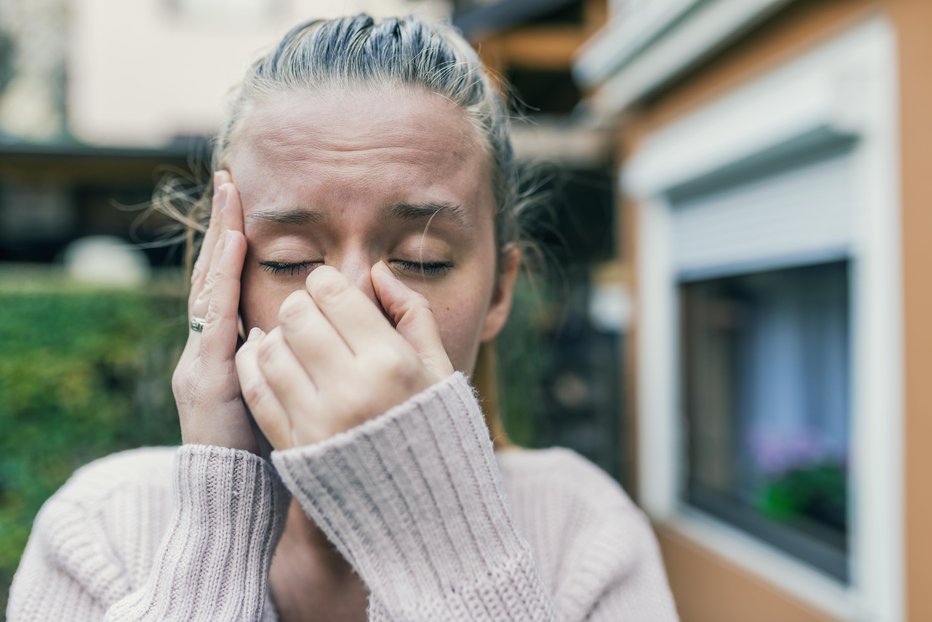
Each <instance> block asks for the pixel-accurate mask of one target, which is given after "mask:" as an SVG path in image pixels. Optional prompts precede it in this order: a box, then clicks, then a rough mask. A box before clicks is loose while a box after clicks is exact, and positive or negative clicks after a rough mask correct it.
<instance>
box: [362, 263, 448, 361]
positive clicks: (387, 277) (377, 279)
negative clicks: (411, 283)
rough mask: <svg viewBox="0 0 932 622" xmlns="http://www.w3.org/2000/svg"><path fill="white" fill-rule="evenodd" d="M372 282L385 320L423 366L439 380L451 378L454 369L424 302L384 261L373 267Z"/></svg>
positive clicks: (422, 297) (425, 301) (434, 321)
mask: <svg viewBox="0 0 932 622" xmlns="http://www.w3.org/2000/svg"><path fill="white" fill-rule="evenodd" d="M371 278H372V286H373V288H374V289H375V295H376V297H377V298H378V299H379V304H381V305H382V309H383V310H384V311H385V314H386V315H387V316H388V319H389V320H390V321H391V322H392V324H394V325H395V330H397V331H398V333H399V334H400V335H401V336H402V337H403V338H404V340H405V341H407V342H408V343H409V344H410V345H411V347H413V348H414V351H415V352H417V354H418V356H419V357H420V358H421V361H422V362H423V363H424V366H425V367H427V369H428V370H430V371H431V372H432V373H434V374H435V375H437V377H438V379H442V378H446V377H447V376H449V375H450V374H452V373H453V365H452V364H451V363H450V357H449V356H448V355H447V351H446V350H444V348H443V342H442V341H441V339H440V327H438V326H437V320H436V318H434V314H433V312H432V311H431V310H430V303H428V302H427V299H426V298H424V296H422V295H421V294H419V293H417V292H415V291H414V290H412V289H411V288H410V287H408V286H407V285H405V284H404V283H402V282H401V281H400V280H398V278H397V277H396V276H395V275H394V273H393V272H392V271H391V270H390V269H389V267H388V266H386V265H385V262H383V261H380V262H378V263H377V264H375V265H374V266H372V270H371Z"/></svg>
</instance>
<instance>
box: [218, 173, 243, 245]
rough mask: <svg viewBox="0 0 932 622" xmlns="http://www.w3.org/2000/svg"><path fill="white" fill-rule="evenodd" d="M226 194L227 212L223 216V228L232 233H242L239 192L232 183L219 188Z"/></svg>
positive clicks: (241, 208) (241, 209) (241, 205)
mask: <svg viewBox="0 0 932 622" xmlns="http://www.w3.org/2000/svg"><path fill="white" fill-rule="evenodd" d="M220 189H221V190H223V191H224V192H225V193H226V197H227V211H226V213H225V214H224V219H223V226H224V227H226V228H227V229H232V230H233V231H239V232H240V233H242V232H243V204H242V202H241V200H240V196H239V190H237V188H236V185H235V184H234V183H232V182H227V183H225V184H223V185H222V186H221V187H220Z"/></svg>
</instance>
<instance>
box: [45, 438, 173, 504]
mask: <svg viewBox="0 0 932 622" xmlns="http://www.w3.org/2000/svg"><path fill="white" fill-rule="evenodd" d="M177 450H178V448H177V447H141V448H138V449H130V450H127V451H120V452H117V453H114V454H110V455H108V456H104V457H103V458H98V459H97V460H94V461H93V462H90V463H88V464H86V465H84V466H82V467H80V468H79V469H77V470H76V471H75V472H74V474H73V475H72V476H71V477H70V478H69V479H68V481H67V482H65V484H64V485H63V486H62V487H61V489H59V491H58V492H57V493H55V496H54V497H52V498H53V499H56V500H59V501H68V502H72V503H79V504H81V505H88V504H91V506H93V504H94V503H95V502H100V501H102V500H105V499H107V498H108V497H110V496H112V495H113V494H117V493H119V492H120V491H127V490H137V489H140V488H146V489H151V488H162V487H169V486H170V485H171V471H172V466H173V463H174V457H175V453H176V452H177Z"/></svg>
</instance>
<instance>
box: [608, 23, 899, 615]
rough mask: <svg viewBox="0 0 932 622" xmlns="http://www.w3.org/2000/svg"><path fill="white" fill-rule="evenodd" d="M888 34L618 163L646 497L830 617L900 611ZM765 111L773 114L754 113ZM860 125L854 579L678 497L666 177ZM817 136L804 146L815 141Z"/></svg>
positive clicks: (866, 38) (720, 106)
mask: <svg viewBox="0 0 932 622" xmlns="http://www.w3.org/2000/svg"><path fill="white" fill-rule="evenodd" d="M896 66H897V65H896V58H895V35H894V32H893V29H892V26H891V25H890V24H889V22H888V21H887V20H886V19H884V18H883V17H882V16H875V17H872V18H870V19H868V20H865V21H864V22H862V23H860V24H858V25H856V26H854V27H852V28H851V29H849V30H847V31H845V32H842V33H840V34H838V35H836V36H835V37H834V38H832V39H830V40H828V41H826V42H824V43H822V44H821V45H819V46H818V47H816V48H813V49H810V50H808V51H807V52H805V53H804V54H803V55H801V56H800V57H797V58H795V59H793V60H792V61H790V62H788V63H786V64H785V65H782V66H780V67H777V68H775V69H773V70H771V71H770V72H769V73H767V74H764V75H762V76H760V77H758V78H756V79H754V80H753V81H751V82H748V83H746V84H744V85H743V86H741V87H740V88H738V89H736V90H734V91H732V92H730V93H728V94H727V95H725V96H724V97H721V98H718V99H716V100H714V101H712V102H711V103H710V104H707V105H705V106H703V107H701V108H699V109H697V110H695V111H693V112H691V113H689V114H687V115H686V116H684V117H682V118H680V119H678V120H676V121H674V122H672V123H670V124H668V125H667V126H664V127H662V128H660V129H659V130H657V131H656V132H654V133H653V134H651V135H650V136H648V137H647V138H646V140H645V141H644V142H643V144H642V146H641V148H640V149H639V150H638V151H637V152H636V153H635V154H634V156H633V157H632V158H631V159H630V160H629V161H628V162H627V163H626V164H625V165H624V169H623V171H622V175H621V183H622V192H624V193H625V194H626V195H627V196H629V197H631V198H632V199H633V200H634V203H635V205H636V206H637V208H636V209H637V211H638V214H637V215H638V218H637V223H638V242H639V243H638V256H637V275H638V276H637V280H638V291H639V295H638V305H639V309H638V313H637V318H638V320H637V326H638V329H637V330H638V333H637V339H638V347H637V353H638V354H637V357H638V358H637V364H638V373H637V402H638V403H637V412H638V415H639V416H638V426H637V434H638V438H637V442H638V447H639V451H638V484H639V490H640V493H641V494H640V501H641V503H642V505H643V506H644V508H645V510H646V511H647V512H648V514H649V515H650V516H651V517H652V518H653V519H654V520H655V521H657V523H659V524H660V525H661V526H663V527H666V528H669V529H672V530H674V531H676V532H678V533H680V534H682V535H684V536H686V537H687V538H689V539H691V540H693V541H694V542H695V543H696V544H698V545H699V546H702V547H704V548H708V549H710V550H712V551H713V552H715V553H717V554H719V555H721V556H722V557H724V558H726V559H728V560H730V561H731V562H733V563H735V564H736V565H738V566H739V567H741V568H744V569H746V570H747V571H748V572H750V573H752V574H754V575H757V576H759V577H761V578H762V579H764V580H765V581H767V582H768V583H771V584H773V585H776V586H778V587H779V588H781V589H783V590H785V591H786V592H788V593H790V594H791V595H793V596H795V597H797V598H799V599H801V600H803V601H804V602H807V603H809V604H810V605H812V606H814V607H816V608H818V609H820V610H822V611H824V612H826V613H828V614H829V615H833V616H836V617H839V618H844V619H849V618H856V619H861V618H865V619H866V618H869V619H879V620H898V619H902V617H903V596H904V595H903V587H902V585H903V581H902V579H903V557H904V554H903V540H902V529H901V525H902V519H903V493H902V488H903V473H902V469H903V465H902V429H903V423H902V421H903V382H904V380H903V363H902V348H903V332H902V331H903V329H902V291H901V285H900V283H901V257H900V253H901V250H900V249H901V244H900V231H899V226H900V214H899V195H898V171H899V153H898V137H897V127H898V111H897V97H896V93H897V83H896ZM761 111H766V114H767V122H766V123H761V122H760V114H761ZM851 135H854V136H856V138H857V141H856V144H854V146H853V147H852V151H851V157H853V158H855V167H856V171H857V173H858V174H857V183H858V184H859V187H858V192H857V195H858V197H860V200H859V201H858V203H857V204H856V205H852V206H851V210H852V219H853V231H852V239H851V242H850V246H849V249H848V253H849V258H850V262H851V263H850V266H851V281H850V288H851V289H850V292H851V300H852V305H851V310H850V312H851V335H852V347H851V352H852V371H851V374H852V375H851V386H852V395H851V403H852V411H851V457H852V463H853V464H857V467H856V471H857V473H858V479H857V480H854V479H853V480H852V482H851V484H849V491H850V495H851V496H850V498H851V502H850V510H849V511H850V512H851V514H850V518H849V524H850V529H851V535H850V558H849V559H850V583H849V584H844V583H841V582H839V581H838V580H836V579H834V578H832V577H831V576H829V575H828V574H826V573H823V572H820V571H818V570H816V569H814V568H813V567H811V566H809V565H807V564H805V563H804V562H801V561H799V560H798V559H796V558H794V557H792V556H790V555H789V554H787V553H785V552H783V551H781V550H779V549H777V548H775V547H773V546H771V545H768V544H765V543H764V542H762V541H760V540H758V539H756V538H754V537H753V536H751V535H749V534H747V533H746V532H743V531H741V530H740V529H738V528H737V527H734V526H732V525H729V524H727V523H725V522H724V521H722V520H719V519H715V518H712V517H711V516H709V515H707V514H705V513H703V512H701V511H699V510H697V509H696V508H694V507H691V506H690V505H688V504H687V503H686V502H685V501H684V500H683V496H682V482H683V481H684V466H685V455H684V454H683V451H682V449H683V447H684V445H683V438H682V430H681V428H680V422H681V421H682V417H681V403H680V398H681V396H680V394H679V382H680V361H679V354H678V350H679V344H680V338H679V318H678V315H679V312H678V304H679V303H678V296H677V283H678V279H677V274H676V271H675V268H674V266H673V252H672V250H673V249H672V236H671V231H672V218H673V215H672V211H671V210H672V204H671V201H670V199H669V195H670V192H671V191H675V190H676V188H679V187H682V186H683V185H684V184H690V183H697V182H701V181H702V180H703V179H707V178H709V177H710V176H715V175H721V174H723V173H724V172H727V173H728V174H729V175H734V174H736V173H739V174H740V173H741V170H740V169H741V166H742V163H743V162H753V163H754V164H755V167H757V169H758V170H761V167H763V168H764V169H766V166H767V164H768V158H770V157H771V156H773V154H777V153H782V154H783V155H785V152H786V149H787V148H788V146H789V145H793V144H805V141H804V140H802V141H801V139H803V138H805V137H813V136H816V137H818V136H823V137H826V139H830V137H832V136H834V137H836V138H837V137H841V136H851ZM810 146H811V145H810Z"/></svg>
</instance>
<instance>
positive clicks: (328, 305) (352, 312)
mask: <svg viewBox="0 0 932 622" xmlns="http://www.w3.org/2000/svg"><path fill="white" fill-rule="evenodd" d="M305 284H306V286H307V291H308V292H309V293H310V294H311V297H312V298H313V299H314V302H315V303H316V304H317V307H318V308H319V309H320V311H321V313H323V314H324V317H326V318H327V320H328V321H329V322H330V324H331V325H333V327H334V328H335V329H336V331H337V333H338V334H339V335H340V337H341V338H342V339H343V341H345V342H346V345H347V346H349V349H350V350H351V351H352V352H353V354H360V353H362V352H365V350H366V349H367V348H368V347H369V346H371V345H372V343H373V342H374V341H377V340H381V341H382V342H383V343H387V344H391V343H392V342H395V341H396V340H399V337H398V334H397V333H396V332H395V331H394V330H392V327H391V325H390V324H389V323H388V321H387V320H386V319H385V316H384V315H382V312H381V311H380V310H379V308H378V307H376V305H375V304H373V302H372V301H371V300H369V298H368V297H366V295H365V294H363V293H362V291H361V290H360V289H359V288H358V287H355V286H354V285H353V284H352V283H350V282H349V281H348V280H347V278H346V277H345V276H343V275H342V274H341V273H340V272H339V270H336V269H335V268H332V267H330V266H320V267H319V268H316V269H315V270H313V271H312V272H311V273H310V274H309V275H308V277H307V281H306V282H305Z"/></svg>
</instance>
